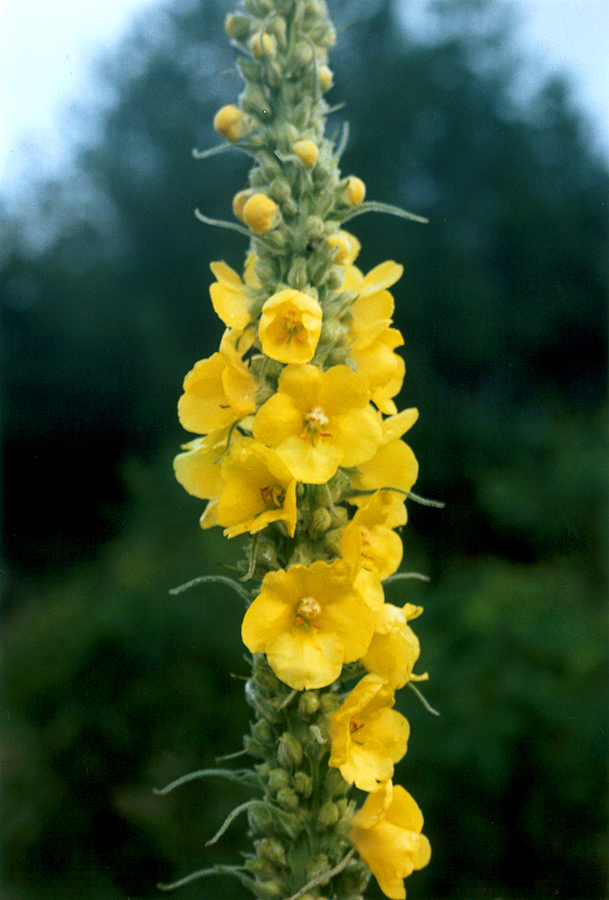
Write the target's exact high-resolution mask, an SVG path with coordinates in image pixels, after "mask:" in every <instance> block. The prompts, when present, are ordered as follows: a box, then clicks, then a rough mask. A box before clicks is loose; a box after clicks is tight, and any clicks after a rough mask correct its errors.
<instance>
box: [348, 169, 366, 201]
mask: <svg viewBox="0 0 609 900" xmlns="http://www.w3.org/2000/svg"><path fill="white" fill-rule="evenodd" d="M365 196H366V185H365V184H364V182H363V181H362V179H361V178H357V176H356V175H349V177H348V179H347V187H346V189H345V200H346V201H347V203H348V204H349V206H359V205H360V203H362V202H363V199H364V197H365Z"/></svg>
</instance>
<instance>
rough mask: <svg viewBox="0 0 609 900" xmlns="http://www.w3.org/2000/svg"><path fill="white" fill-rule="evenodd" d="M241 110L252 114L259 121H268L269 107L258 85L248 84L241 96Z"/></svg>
mask: <svg viewBox="0 0 609 900" xmlns="http://www.w3.org/2000/svg"><path fill="white" fill-rule="evenodd" d="M241 108H242V109H243V110H245V112H250V113H253V114H254V115H256V116H258V118H259V119H269V118H270V116H271V107H270V106H269V101H268V99H267V96H266V94H265V92H264V90H263V89H262V88H261V87H260V85H259V84H252V83H251V82H249V83H248V84H247V85H246V88H245V90H244V91H243V94H242V95H241Z"/></svg>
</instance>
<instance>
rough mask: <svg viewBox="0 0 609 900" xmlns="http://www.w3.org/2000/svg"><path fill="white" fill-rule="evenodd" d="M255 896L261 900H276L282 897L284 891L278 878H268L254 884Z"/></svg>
mask: <svg viewBox="0 0 609 900" xmlns="http://www.w3.org/2000/svg"><path fill="white" fill-rule="evenodd" d="M256 894H257V896H258V897H260V898H262V900H276V898H277V897H283V896H284V894H285V890H284V887H283V885H282V883H281V881H280V880H279V878H269V879H268V880H267V881H259V882H258V883H257V884H256Z"/></svg>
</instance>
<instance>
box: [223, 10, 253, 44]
mask: <svg viewBox="0 0 609 900" xmlns="http://www.w3.org/2000/svg"><path fill="white" fill-rule="evenodd" d="M224 30H225V32H226V36H227V37H229V38H230V39H231V40H232V41H246V40H247V39H248V37H249V36H250V31H251V19H250V18H249V16H244V15H241V14H239V13H233V14H231V15H228V16H227V17H226V19H225V20H224Z"/></svg>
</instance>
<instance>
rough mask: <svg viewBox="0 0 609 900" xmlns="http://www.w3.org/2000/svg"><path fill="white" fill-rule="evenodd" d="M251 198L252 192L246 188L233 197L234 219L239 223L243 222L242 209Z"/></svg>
mask: <svg viewBox="0 0 609 900" xmlns="http://www.w3.org/2000/svg"><path fill="white" fill-rule="evenodd" d="M251 196H252V191H251V190H250V189H249V188H248V189H247V190H244V191H239V192H238V193H237V194H235V196H234V197H233V213H234V214H235V218H237V219H240V221H241V222H245V219H244V218H243V207H244V206H245V204H246V203H247V201H248V200H249V198H250V197H251Z"/></svg>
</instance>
